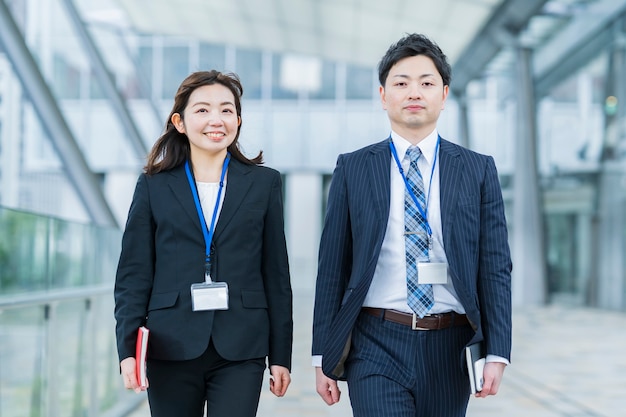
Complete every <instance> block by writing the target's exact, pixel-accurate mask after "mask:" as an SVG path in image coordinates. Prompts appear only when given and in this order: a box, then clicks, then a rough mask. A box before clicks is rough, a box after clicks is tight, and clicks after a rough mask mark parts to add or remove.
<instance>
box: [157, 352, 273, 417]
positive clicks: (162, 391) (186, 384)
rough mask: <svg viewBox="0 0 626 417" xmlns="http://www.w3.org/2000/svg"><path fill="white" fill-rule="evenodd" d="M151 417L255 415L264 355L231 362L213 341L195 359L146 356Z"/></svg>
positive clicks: (231, 416) (248, 416) (235, 416)
mask: <svg viewBox="0 0 626 417" xmlns="http://www.w3.org/2000/svg"><path fill="white" fill-rule="evenodd" d="M147 372H148V382H149V384H150V387H149V388H148V402H149V403H150V413H151V415H152V417H172V416H177V417H202V416H204V409H205V404H206V412H207V414H206V415H207V416H208V417H254V416H256V412H257V408H258V406H259V397H260V395H261V386H262V384H263V374H264V372H265V358H258V359H251V360H245V361H237V362H232V361H228V360H226V359H224V358H222V357H221V356H220V355H219V354H218V353H217V351H216V350H215V347H214V346H213V342H210V343H209V346H208V348H207V350H206V351H205V352H204V353H203V354H202V355H201V356H200V357H199V358H196V359H192V360H189V361H163V360H156V359H152V360H150V359H148V364H147Z"/></svg>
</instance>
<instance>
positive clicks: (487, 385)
mask: <svg viewBox="0 0 626 417" xmlns="http://www.w3.org/2000/svg"><path fill="white" fill-rule="evenodd" d="M504 368H506V364H504V363H502V362H487V363H486V364H485V369H484V370H483V381H484V382H483V390H482V391H480V392H477V393H476V398H486V397H487V396H489V395H496V394H497V393H498V389H499V388H500V382H501V381H502V374H504Z"/></svg>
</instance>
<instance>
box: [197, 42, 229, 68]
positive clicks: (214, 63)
mask: <svg viewBox="0 0 626 417" xmlns="http://www.w3.org/2000/svg"><path fill="white" fill-rule="evenodd" d="M199 63H200V68H198V70H199V71H209V70H213V69H214V70H218V71H225V70H226V53H225V50H224V47H223V46H219V45H210V44H206V43H204V44H201V45H200V59H199Z"/></svg>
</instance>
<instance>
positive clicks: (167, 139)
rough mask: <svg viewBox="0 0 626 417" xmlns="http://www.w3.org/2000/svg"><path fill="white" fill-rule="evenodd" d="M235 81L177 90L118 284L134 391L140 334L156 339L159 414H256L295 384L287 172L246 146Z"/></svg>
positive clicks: (133, 214)
mask: <svg viewBox="0 0 626 417" xmlns="http://www.w3.org/2000/svg"><path fill="white" fill-rule="evenodd" d="M242 92H243V88H242V86H241V83H240V81H239V79H238V77H237V76H236V75H235V74H225V73H220V72H217V71H202V72H196V73H193V74H191V75H189V76H188V77H187V78H186V79H185V80H184V81H183V82H182V84H181V85H180V87H179V88H178V91H177V92H176V96H175V101H174V106H173V109H172V111H171V113H170V115H169V118H168V120H167V124H166V128H165V133H164V134H163V135H162V136H161V137H160V138H159V139H158V140H157V142H156V143H155V144H154V147H153V148H152V150H151V152H150V154H149V156H148V161H147V165H146V167H145V172H144V173H142V174H141V175H140V176H139V179H138V181H137V186H136V189H135V194H134V196H133V201H132V204H131V206H130V210H129V213H128V220H127V223H126V228H125V231H124V236H123V239H122V251H121V255H120V260H119V265H118V270H117V276H116V281H115V318H116V320H117V325H116V334H117V347H118V354H119V358H120V367H121V373H122V378H123V379H124V384H125V387H126V388H128V389H134V390H135V391H140V390H141V389H143V388H141V387H139V386H138V384H137V378H136V375H135V358H134V355H135V342H136V337H137V329H138V327H140V326H142V325H145V326H146V327H147V328H148V329H149V330H150V336H149V343H148V362H147V376H148V381H149V384H148V385H149V387H148V388H147V391H148V400H149V403H150V410H151V413H152V416H155V417H159V416H167V417H171V416H174V415H175V416H194V417H196V416H202V415H204V409H205V406H206V412H207V415H208V416H210V417H220V416H229V417H236V416H241V417H250V416H254V415H256V411H257V407H258V402H259V396H260V392H261V386H262V381H263V374H264V371H265V366H266V359H267V362H268V365H269V370H270V374H271V377H270V390H271V391H272V392H273V393H274V394H275V395H276V396H279V397H280V396H283V395H284V394H285V392H286V390H287V387H288V386H289V383H290V381H291V378H290V368H291V349H292V335H293V321H292V293H291V284H290V277H289V267H288V262H287V249H286V244H285V235H284V227H283V202H282V186H281V177H280V174H279V173H278V172H277V171H275V170H273V169H270V168H266V167H262V166H259V165H260V164H261V163H262V153H259V155H258V156H257V157H255V158H253V159H248V158H246V157H245V156H244V155H243V154H242V152H241V151H240V149H239V145H238V142H237V140H238V138H239V133H240V129H241V95H242Z"/></svg>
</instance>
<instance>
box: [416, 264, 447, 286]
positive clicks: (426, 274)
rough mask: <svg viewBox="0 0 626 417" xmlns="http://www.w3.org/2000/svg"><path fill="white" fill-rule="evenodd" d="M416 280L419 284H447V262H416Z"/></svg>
mask: <svg viewBox="0 0 626 417" xmlns="http://www.w3.org/2000/svg"><path fill="white" fill-rule="evenodd" d="M417 282H418V283H419V284H447V283H448V264H447V263H445V262H418V264H417Z"/></svg>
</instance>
